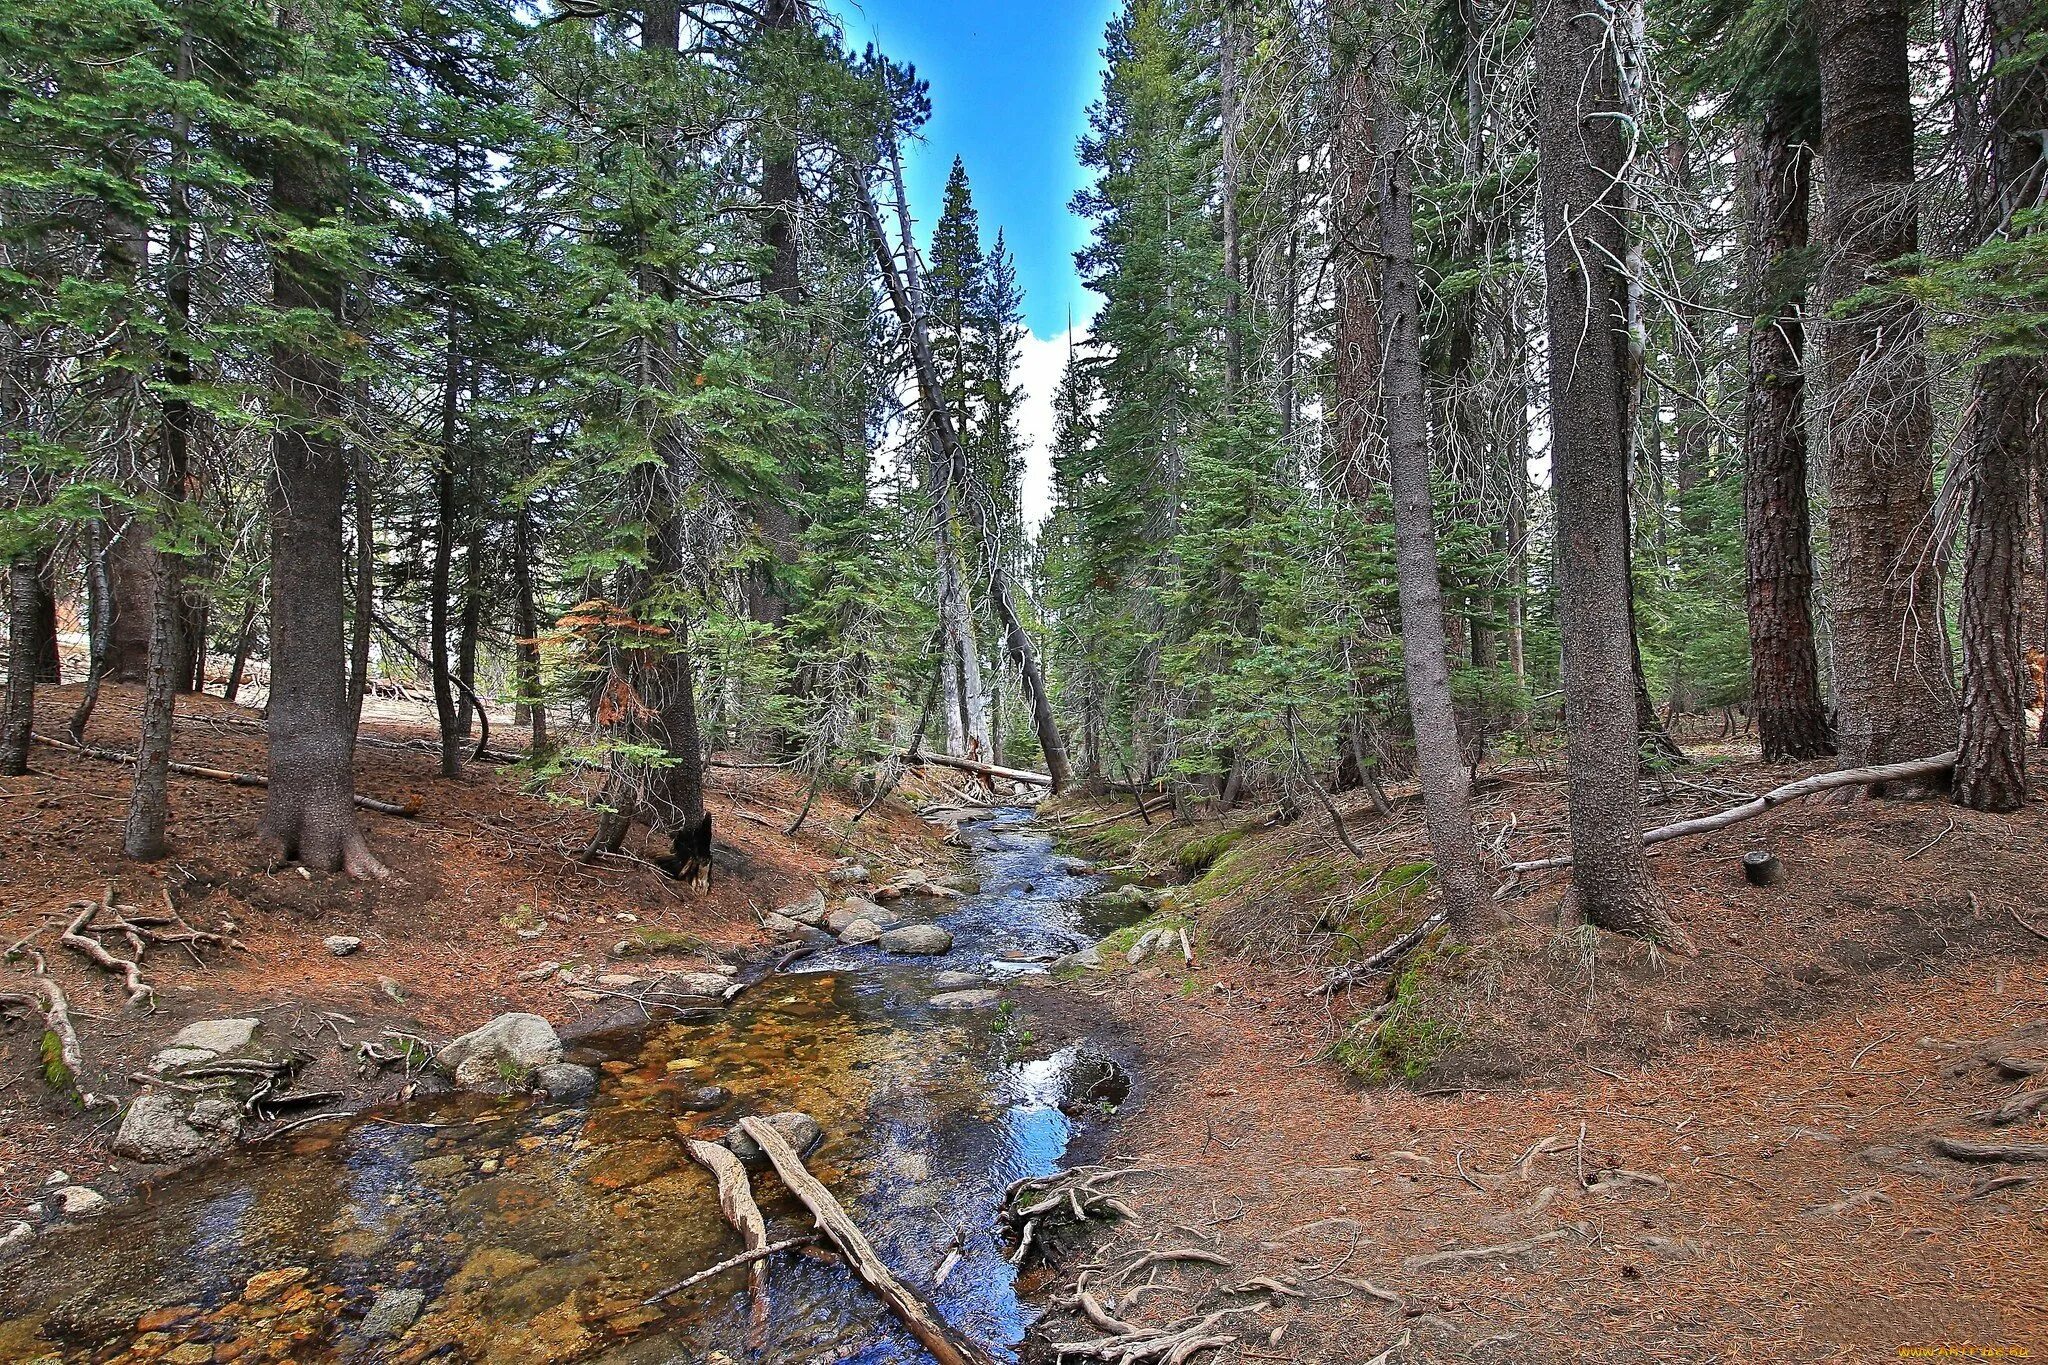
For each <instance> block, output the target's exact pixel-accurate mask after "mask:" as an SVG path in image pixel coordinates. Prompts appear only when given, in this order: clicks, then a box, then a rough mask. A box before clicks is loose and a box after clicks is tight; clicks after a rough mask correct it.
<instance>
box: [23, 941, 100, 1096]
mask: <svg viewBox="0 0 2048 1365" xmlns="http://www.w3.org/2000/svg"><path fill="white" fill-rule="evenodd" d="M28 956H29V957H30V958H31V959H32V960H33V961H34V963H35V969H36V974H35V976H34V978H33V982H34V985H35V991H34V993H33V994H30V993H28V992H25V991H8V992H4V993H0V1009H32V1010H36V1011H38V1012H39V1013H41V1015H42V1016H43V1031H44V1032H43V1037H44V1046H43V1055H42V1058H41V1060H42V1072H43V1079H44V1080H45V1081H46V1082H48V1083H49V1084H50V1085H51V1087H52V1088H54V1089H57V1090H64V1091H76V1092H77V1094H78V1099H79V1102H80V1103H81V1104H83V1105H84V1106H85V1107H86V1108H88V1109H91V1108H94V1107H96V1106H98V1105H100V1104H102V1103H105V1101H104V1100H102V1099H101V1097H99V1096H98V1095H94V1094H91V1093H89V1092H87V1091H85V1090H83V1089H80V1087H79V1081H80V1080H81V1079H83V1077H84V1076H85V1053H84V1051H83V1050H82V1049H81V1048H80V1047H79V1046H78V1030H77V1029H76V1028H75V1027H73V1025H72V1023H71V1003H70V1001H68V1000H66V999H65V998H64V991H63V989H62V988H61V987H59V986H58V985H57V983H56V982H54V981H52V980H50V977H49V973H48V972H47V971H45V970H44V963H43V957H42V954H41V953H37V952H34V951H30V952H29V954H28ZM52 1053H54V1054H55V1055H52Z"/></svg>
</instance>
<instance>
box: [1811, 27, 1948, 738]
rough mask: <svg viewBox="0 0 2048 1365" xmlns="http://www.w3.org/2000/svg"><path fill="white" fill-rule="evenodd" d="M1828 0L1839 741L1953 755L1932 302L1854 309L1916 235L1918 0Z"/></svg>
mask: <svg viewBox="0 0 2048 1365" xmlns="http://www.w3.org/2000/svg"><path fill="white" fill-rule="evenodd" d="M1815 13H1816V20H1817V22H1818V24H1819V25H1820V33H1819V35H1818V36H1819V41H1820V94H1821V157H1822V160H1823V162H1824V164H1825V165H1826V167H1827V195H1826V201H1825V209H1826V212H1825V215H1824V218H1823V221H1822V238H1823V241H1824V242H1825V244H1826V258H1825V262H1824V264H1823V266H1822V269H1821V275H1820V305H1821V307H1820V310H1819V311H1820V313H1821V315H1822V316H1823V317H1824V318H1826V319H1827V322H1826V324H1825V330H1826V335H1825V338H1824V342H1823V345H1822V351H1821V353H1822V356H1823V358H1824V361H1825V373H1826V378H1827V390H1828V392H1827V402H1828V421H1827V430H1828V441H1827V469H1828V539H1829V593H1828V598H1829V609H1830V613H1831V618H1832V619H1831V624H1832V633H1831V644H1832V649H1833V654H1834V668H1833V676H1834V688H1835V703H1836V713H1837V733H1836V740H1837V743H1838V745H1839V748H1840V751H1841V762H1842V764H1843V766H1845V767H1867V766H1869V765H1872V764H1878V763H1889V762H1894V761H1897V760H1900V759H1909V758H1921V757H1925V756H1927V755H1929V754H1935V753H1940V752H1942V751H1943V750H1945V749H1947V748H1949V747H1951V745H1953V743H1954V742H1955V732H1956V726H1955V722H1956V713H1955V698H1954V696H1953V689H1952V688H1951V686H1950V683H1949V647H1948V640H1947V632H1946V629H1945V627H1944V623H1943V621H1942V602H1941V586H1940V581H1939V577H1938V574H1937V565H1936V562H1935V560H1936V556H1935V551H1934V547H1933V546H1932V545H1931V544H1930V543H1929V540H1930V537H1929V535H1928V532H1929V530H1930V528H1931V513H1932V508H1933V496H1934V490H1933V466H1932V463H1931V461H1930V459H1929V456H1928V449H1927V442H1928V433H1929V429H1930V424H1931V420H1932V418H1931V409H1930V406H1929V396H1928V389H1927V369H1926V359H1925V355H1924V352H1923V350H1922V340H1921V323H1920V315H1919V310H1918V308H1917V307H1916V306H1915V304H1914V303H1913V302H1912V300H1911V299H1910V298H1906V297H1904V296H1893V297H1888V298H1883V299H1880V300H1878V301H1876V302H1872V303H1865V304H1862V305H1860V306H1857V307H1855V308H1853V309H1847V308H1845V307H1844V305H1845V304H1847V302H1848V300H1849V299H1850V298H1851V297H1853V296H1855V295H1856V294H1858V293H1859V292H1861V291H1863V290H1865V289H1867V288H1869V287H1870V285H1871V284H1872V283H1873V281H1876V280H1879V279H1881V278H1882V277H1883V276H1884V274H1885V271H1884V266H1885V263H1886V262H1889V261H1892V260H1894V259H1896V258H1898V257H1901V256H1904V255H1906V254H1908V253H1909V252H1912V251H1913V250H1914V249H1915V248H1916V246H1917V244H1918V235H1919V234H1918V224H1919V212H1918V208H1917V200H1916V197H1915V186H1914V183H1913V104H1912V84H1911V78H1910V74H1909V70H1908V63H1907V42H1908V30H1909V28H1910V14H1909V10H1908V7H1907V6H1906V4H1905V2H1904V0H1838V3H1834V4H1828V5H1823V6H1821V7H1820V8H1819V9H1818V10H1817V11H1816V12H1815Z"/></svg>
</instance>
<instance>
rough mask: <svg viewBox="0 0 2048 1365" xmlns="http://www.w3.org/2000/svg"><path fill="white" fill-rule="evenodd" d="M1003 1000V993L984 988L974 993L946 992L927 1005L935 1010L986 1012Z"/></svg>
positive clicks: (934, 997) (933, 998)
mask: <svg viewBox="0 0 2048 1365" xmlns="http://www.w3.org/2000/svg"><path fill="white" fill-rule="evenodd" d="M1002 998H1003V993H1002V992H1001V991H993V990H989V989H987V988H986V987H983V988H982V989H979V990H972V991H946V992H944V993H943V994H940V995H935V996H933V997H932V998H931V999H930V1000H929V1001H927V1002H926V1003H927V1004H929V1005H930V1006H931V1007H932V1008H933V1009H935V1010H985V1009H993V1008H994V1007H995V1006H996V1004H997V1003H998V1002H999V1001H1001V1000H1002Z"/></svg>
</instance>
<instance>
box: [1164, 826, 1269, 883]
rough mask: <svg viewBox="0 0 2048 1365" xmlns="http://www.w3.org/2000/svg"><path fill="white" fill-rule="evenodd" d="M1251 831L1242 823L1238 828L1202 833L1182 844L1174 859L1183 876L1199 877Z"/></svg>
mask: <svg viewBox="0 0 2048 1365" xmlns="http://www.w3.org/2000/svg"><path fill="white" fill-rule="evenodd" d="M1250 832H1251V831H1250V830H1249V829H1248V828H1247V827H1245V826H1242V825H1240V826H1239V827H1238V828H1236V829H1219V830H1217V831H1215V832H1214V833H1212V834H1204V835H1200V836H1198V837H1196V838H1193V839H1190V840H1188V841H1187V842H1186V843H1184V844H1182V845H1181V846H1180V851H1179V852H1178V853H1176V854H1174V855H1173V861H1174V862H1175V864H1176V865H1178V866H1179V868H1180V872H1181V875H1182V876H1183V877H1187V878H1190V879H1192V878H1195V877H1199V876H1201V875H1202V874H1203V873H1204V872H1206V871H1208V870H1209V868H1210V867H1211V866H1212V865H1213V864H1214V863H1215V862H1216V860H1217V859H1218V858H1221V857H1222V856H1223V855H1224V854H1226V853H1228V852H1230V850H1231V849H1233V848H1235V847H1236V846H1237V844H1238V841H1239V840H1241V839H1243V838H1244V836H1245V835H1246V834H1248V833H1250Z"/></svg>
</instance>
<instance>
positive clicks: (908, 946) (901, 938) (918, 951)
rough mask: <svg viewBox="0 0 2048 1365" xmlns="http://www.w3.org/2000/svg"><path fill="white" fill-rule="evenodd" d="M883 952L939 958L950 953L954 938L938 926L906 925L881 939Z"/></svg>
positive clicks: (890, 931) (889, 932)
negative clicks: (942, 954) (940, 955)
mask: <svg viewBox="0 0 2048 1365" xmlns="http://www.w3.org/2000/svg"><path fill="white" fill-rule="evenodd" d="M880 942H881V945H882V951H884V952H889V953H901V954H903V955H904V956H906V957H937V956H938V955H939V954H941V953H945V952H950V951H951V950H952V947H953V936H952V935H951V934H949V933H947V932H946V931H945V930H944V929H941V928H940V927H939V926H938V925H936V924H906V925H904V926H903V927H902V928H900V929H891V930H889V931H888V932H887V933H885V934H883V935H882V937H881V940H880Z"/></svg>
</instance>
